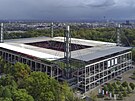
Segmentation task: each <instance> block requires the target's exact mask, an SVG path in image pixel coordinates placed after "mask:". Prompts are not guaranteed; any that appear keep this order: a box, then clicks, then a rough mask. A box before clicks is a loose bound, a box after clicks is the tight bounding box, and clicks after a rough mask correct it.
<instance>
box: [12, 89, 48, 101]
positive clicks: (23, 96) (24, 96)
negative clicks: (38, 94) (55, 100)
mask: <svg viewBox="0 0 135 101" xmlns="http://www.w3.org/2000/svg"><path fill="white" fill-rule="evenodd" d="M13 101H34V99H33V97H32V96H31V95H28V93H27V92H26V90H25V89H19V90H16V91H14V92H13ZM46 101H47V100H46Z"/></svg>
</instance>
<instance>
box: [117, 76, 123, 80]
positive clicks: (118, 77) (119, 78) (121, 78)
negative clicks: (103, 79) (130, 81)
mask: <svg viewBox="0 0 135 101" xmlns="http://www.w3.org/2000/svg"><path fill="white" fill-rule="evenodd" d="M115 79H116V80H119V81H122V80H123V77H121V76H117V77H116V78H115Z"/></svg>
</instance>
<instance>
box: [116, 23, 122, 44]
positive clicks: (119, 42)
mask: <svg viewBox="0 0 135 101" xmlns="http://www.w3.org/2000/svg"><path fill="white" fill-rule="evenodd" d="M116 34H117V44H116V45H117V46H121V39H120V36H121V25H120V24H118V25H117V27H116Z"/></svg>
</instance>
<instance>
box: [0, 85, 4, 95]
mask: <svg viewBox="0 0 135 101" xmlns="http://www.w3.org/2000/svg"><path fill="white" fill-rule="evenodd" d="M3 90H4V87H3V86H2V85H1V86H0V97H2V94H3Z"/></svg>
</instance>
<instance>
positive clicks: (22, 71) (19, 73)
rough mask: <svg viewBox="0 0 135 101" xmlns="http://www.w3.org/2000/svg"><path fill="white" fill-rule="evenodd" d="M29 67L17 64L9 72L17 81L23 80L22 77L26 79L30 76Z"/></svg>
mask: <svg viewBox="0 0 135 101" xmlns="http://www.w3.org/2000/svg"><path fill="white" fill-rule="evenodd" d="M30 71H31V70H30V67H29V66H28V65H26V64H23V63H20V62H17V63H16V64H15V65H14V66H13V68H12V71H11V74H12V75H13V76H14V77H15V78H16V79H17V80H19V79H23V78H24V77H28V76H29V74H30Z"/></svg>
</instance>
